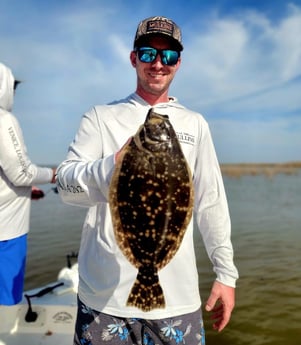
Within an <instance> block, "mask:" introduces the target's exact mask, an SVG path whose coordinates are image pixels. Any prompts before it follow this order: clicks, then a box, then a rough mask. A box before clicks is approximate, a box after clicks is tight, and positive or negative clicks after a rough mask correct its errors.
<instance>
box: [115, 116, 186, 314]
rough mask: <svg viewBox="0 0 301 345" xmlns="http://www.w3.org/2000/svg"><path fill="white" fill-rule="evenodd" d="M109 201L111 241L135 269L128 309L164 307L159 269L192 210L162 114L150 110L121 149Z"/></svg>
mask: <svg viewBox="0 0 301 345" xmlns="http://www.w3.org/2000/svg"><path fill="white" fill-rule="evenodd" d="M109 203H110V209H111V215H112V222H113V227H114V234H115V238H116V241H117V243H118V245H119V247H120V249H121V251H122V252H123V254H124V255H125V256H126V258H127V259H128V260H129V261H130V262H131V263H132V264H133V265H134V266H135V267H136V268H137V269H138V274H137V278H136V281H135V282H134V285H133V287H132V290H131V292H130V294H129V297H128V300H127V305H128V306H134V307H137V308H139V309H142V310H143V311H150V310H152V309H155V308H164V307H165V299H164V294H163V290H162V287H161V285H160V283H159V276H158V270H160V269H162V268H163V267H164V266H165V265H167V264H168V263H169V261H170V260H171V259H172V258H173V257H174V255H175V254H176V252H177V250H178V249H179V247H180V244H181V242H182V239H183V236H184V234H185V231H186V228H187V226H188V224H189V222H190V220H191V216H192V209H193V183H192V177H191V173H190V169H189V167H188V164H187V162H186V159H185V157H184V154H183V152H182V149H181V146H180V143H179V141H178V139H177V136H176V133H175V131H174V129H173V127H172V125H171V123H170V121H169V119H168V116H167V115H160V114H157V113H155V112H154V111H153V110H152V109H151V110H150V111H149V112H148V114H147V117H146V120H145V123H144V124H143V125H142V126H141V127H140V128H139V130H138V131H137V133H136V134H135V136H134V137H133V139H132V140H131V141H130V142H129V143H128V144H126V145H125V146H124V147H123V149H122V150H121V153H120V156H119V159H118V161H117V162H116V166H115V170H114V172H113V176H112V180H111V183H110V191H109Z"/></svg>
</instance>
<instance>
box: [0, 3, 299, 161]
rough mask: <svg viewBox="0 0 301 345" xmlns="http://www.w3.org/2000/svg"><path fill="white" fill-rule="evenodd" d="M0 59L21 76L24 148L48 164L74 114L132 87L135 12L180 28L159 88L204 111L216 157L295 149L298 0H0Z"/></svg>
mask: <svg viewBox="0 0 301 345" xmlns="http://www.w3.org/2000/svg"><path fill="white" fill-rule="evenodd" d="M0 5H1V6H0V8H1V12H0V32H1V35H0V47H1V49H0V61H1V62H3V63H5V64H7V65H8V66H9V67H11V69H12V70H13V73H14V75H15V76H16V78H18V79H21V80H22V81H24V83H23V84H21V85H20V87H19V88H18V90H17V94H16V99H15V104H14V109H13V110H14V113H15V115H16V116H17V117H18V119H19V121H20V123H21V126H22V129H23V134H24V137H25V142H26V145H27V148H28V152H29V155H30V157H31V159H32V161H33V162H35V163H38V164H57V163H59V162H61V161H62V160H63V159H64V158H65V156H66V153H67V149H68V146H69V143H70V142H71V141H72V139H73V137H74V135H75V133H76V131H77V128H78V125H79V122H80V119H81V116H82V115H83V113H84V112H85V111H87V110H89V109H90V108H91V107H92V106H93V105H95V104H102V103H108V102H110V101H112V100H115V99H120V98H123V97H125V96H127V95H128V94H130V93H131V92H133V91H134V90H135V86H136V75H135V70H134V69H133V68H132V66H131V65H130V62H129V53H130V50H131V47H132V42H133V37H134V34H135V31H136V27H137V24H138V22H139V21H140V20H141V19H144V18H146V17H149V16H153V15H164V16H168V17H170V18H172V19H173V20H174V21H176V22H177V23H178V24H179V26H180V27H181V28H182V33H183V42H184V52H183V54H182V65H181V68H180V70H179V71H178V74H177V76H176V78H175V80H174V82H173V86H172V88H171V90H170V94H171V95H173V96H176V97H177V98H178V99H179V101H180V102H181V103H182V104H184V105H185V106H187V107H189V108H191V109H193V110H195V111H198V112H200V113H202V114H203V116H204V117H205V118H206V120H207V121H208V122H209V125H210V128H211V132H212V136H213V139H214V143H215V146H216V151H217V154H218V158H219V160H220V162H221V163H235V162H288V161H296V160H301V0H294V1H285V0H283V1H280V0H257V1H255V0H253V1H248V0H234V1H226V0H217V1H214V0H195V1H193V0H190V1H189V0H185V1H184V0H183V1H180V0H178V1H177V0H174V1H167V0H160V1H149V0H144V1H142V0H140V1H136V0H131V1H118V0H117V1H114V0H111V1H102V0H82V1H79V0H73V1H71V0H69V1H67V0H59V1H55V0H52V1H42V0H31V1H27V0H24V1H18V0H0Z"/></svg>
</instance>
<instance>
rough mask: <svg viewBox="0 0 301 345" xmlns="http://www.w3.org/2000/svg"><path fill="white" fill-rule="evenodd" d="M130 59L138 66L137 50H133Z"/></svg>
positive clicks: (134, 65)
mask: <svg viewBox="0 0 301 345" xmlns="http://www.w3.org/2000/svg"><path fill="white" fill-rule="evenodd" d="M130 60H131V64H132V66H133V67H135V68H136V62H137V54H136V52H135V51H131V54H130Z"/></svg>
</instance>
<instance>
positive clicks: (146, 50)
mask: <svg viewBox="0 0 301 345" xmlns="http://www.w3.org/2000/svg"><path fill="white" fill-rule="evenodd" d="M136 52H137V53H138V57H139V60H140V61H141V62H146V63H149V62H153V61H155V60H156V58H157V56H158V54H159V55H160V57H161V61H162V63H163V65H167V66H173V65H175V64H176V63H177V62H178V60H179V57H180V52H178V51H176V50H170V49H155V48H152V47H140V48H136Z"/></svg>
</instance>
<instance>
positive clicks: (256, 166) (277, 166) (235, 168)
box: [221, 161, 301, 178]
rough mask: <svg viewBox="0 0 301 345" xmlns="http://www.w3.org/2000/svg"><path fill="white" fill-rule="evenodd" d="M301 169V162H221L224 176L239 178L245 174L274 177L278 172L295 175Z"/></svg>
mask: <svg viewBox="0 0 301 345" xmlns="http://www.w3.org/2000/svg"><path fill="white" fill-rule="evenodd" d="M300 170H301V161H300V162H288V163H239V164H221V171H222V174H223V175H224V176H229V177H234V178H239V177H241V176H243V175H251V176H257V175H265V176H267V177H273V176H274V175H276V174H286V175H294V174H298V173H299V172H300Z"/></svg>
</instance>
